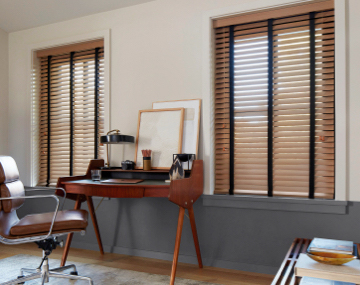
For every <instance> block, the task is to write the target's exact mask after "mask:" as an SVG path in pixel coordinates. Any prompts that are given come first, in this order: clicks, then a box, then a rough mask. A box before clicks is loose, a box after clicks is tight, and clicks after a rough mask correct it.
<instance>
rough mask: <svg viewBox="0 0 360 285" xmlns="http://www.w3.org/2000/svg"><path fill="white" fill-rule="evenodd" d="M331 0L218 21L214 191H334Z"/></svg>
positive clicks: (324, 194)
mask: <svg viewBox="0 0 360 285" xmlns="http://www.w3.org/2000/svg"><path fill="white" fill-rule="evenodd" d="M329 3H330V4H331V3H332V1H325V2H323V3H322V4H323V5H322V6H321V5H320V6H319V5H318V4H319V3H317V4H316V5H317V6H316V8H317V9H318V10H316V11H311V12H307V13H304V14H297V15H293V14H292V15H291V16H289V17H285V16H282V17H279V18H271V19H261V20H258V21H256V22H248V23H242V22H241V20H239V19H240V18H238V19H237V21H238V22H239V21H240V24H234V25H231V26H221V23H220V22H217V23H214V27H215V28H214V33H215V92H214V93H215V163H216V165H215V193H216V194H228V193H230V194H257V195H268V196H287V197H289V196H290V197H309V198H328V199H332V198H333V197H334V159H335V157H334V150H335V148H334V95H335V94H334V10H333V6H332V7H330V8H331V9H329ZM307 8H308V9H309V8H314V6H311V7H307ZM293 10H294V9H293ZM293 10H292V11H293ZM295 11H296V9H295ZM273 12H274V11H273ZM274 13H275V12H274ZM274 13H273V15H276V13H275V14H274ZM280 14H281V13H280ZM267 15H269V12H267ZM281 15H282V14H281ZM255 19H256V16H255ZM259 19H260V18H259ZM226 21H227V22H229V21H230V22H231V19H227V20H226Z"/></svg>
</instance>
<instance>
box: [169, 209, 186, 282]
mask: <svg viewBox="0 0 360 285" xmlns="http://www.w3.org/2000/svg"><path fill="white" fill-rule="evenodd" d="M184 214H185V208H183V207H180V210H179V219H178V225H177V231H176V240H175V249H174V258H173V263H172V268H171V276H170V285H174V282H175V274H176V267H177V262H178V258H179V250H180V241H181V232H182V227H183V223H184Z"/></svg>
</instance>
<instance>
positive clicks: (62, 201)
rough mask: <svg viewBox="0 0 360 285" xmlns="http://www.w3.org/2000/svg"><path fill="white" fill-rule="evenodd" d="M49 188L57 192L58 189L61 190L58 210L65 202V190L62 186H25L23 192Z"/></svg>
mask: <svg viewBox="0 0 360 285" xmlns="http://www.w3.org/2000/svg"><path fill="white" fill-rule="evenodd" d="M51 190H54V191H55V193H57V192H58V190H59V191H62V192H63V195H60V196H61V204H60V211H62V210H63V208H64V203H65V198H66V191H65V189H64V188H61V187H26V188H25V193H26V192H31V191H51ZM57 196H59V195H57Z"/></svg>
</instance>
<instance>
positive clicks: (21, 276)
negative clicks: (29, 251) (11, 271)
mask: <svg viewBox="0 0 360 285" xmlns="http://www.w3.org/2000/svg"><path fill="white" fill-rule="evenodd" d="M23 277H25V276H24V275H20V276H18V277H17V279H20V278H23ZM17 284H25V282H20V283H17Z"/></svg>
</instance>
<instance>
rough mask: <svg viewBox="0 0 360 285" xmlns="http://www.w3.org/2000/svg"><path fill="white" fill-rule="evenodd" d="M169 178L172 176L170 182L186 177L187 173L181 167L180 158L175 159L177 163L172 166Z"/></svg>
mask: <svg viewBox="0 0 360 285" xmlns="http://www.w3.org/2000/svg"><path fill="white" fill-rule="evenodd" d="M169 176H170V180H176V179H183V178H184V177H185V171H184V168H183V167H182V165H181V162H180V159H179V157H178V156H177V157H176V158H175V161H174V162H173V164H172V165H171V168H170V171H169Z"/></svg>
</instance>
